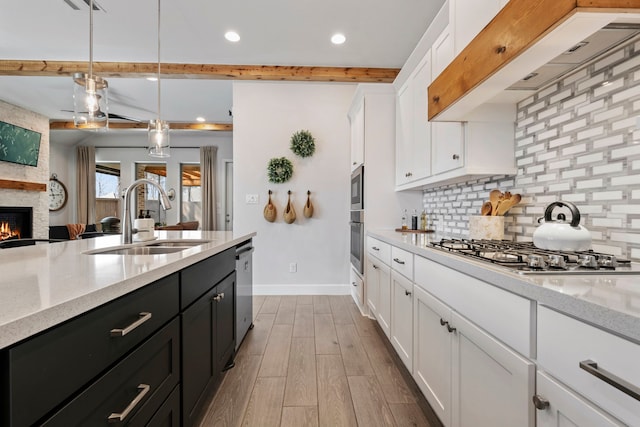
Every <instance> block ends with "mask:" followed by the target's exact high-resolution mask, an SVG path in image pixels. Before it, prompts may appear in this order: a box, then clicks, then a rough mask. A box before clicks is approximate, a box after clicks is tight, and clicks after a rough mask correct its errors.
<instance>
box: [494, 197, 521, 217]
mask: <svg viewBox="0 0 640 427" xmlns="http://www.w3.org/2000/svg"><path fill="white" fill-rule="evenodd" d="M521 199H522V197H521V196H520V195H519V194H514V195H513V196H511V198H510V199H508V200H503V201H502V202H501V203H500V205H499V206H498V211H497V213H496V215H499V216H502V215H504V214H506V213H507V211H508V210H509V209H511V208H512V207H514V206H515V205H517V204H518V203H520V200H521Z"/></svg>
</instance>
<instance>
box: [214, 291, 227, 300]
mask: <svg viewBox="0 0 640 427" xmlns="http://www.w3.org/2000/svg"><path fill="white" fill-rule="evenodd" d="M221 299H224V292H220V293H219V294H217V295H216V296H215V297H213V298H211V300H212V301H220V300H221Z"/></svg>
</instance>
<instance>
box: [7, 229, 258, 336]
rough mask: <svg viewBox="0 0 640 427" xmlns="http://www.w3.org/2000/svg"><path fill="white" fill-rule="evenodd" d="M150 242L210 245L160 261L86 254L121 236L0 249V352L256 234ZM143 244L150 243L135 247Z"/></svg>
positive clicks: (184, 234)
mask: <svg viewBox="0 0 640 427" xmlns="http://www.w3.org/2000/svg"><path fill="white" fill-rule="evenodd" d="M155 236H157V237H158V240H164V239H169V240H170V239H203V240H208V241H209V242H208V243H205V244H202V245H198V246H194V247H190V248H189V249H186V250H183V251H180V252H174V253H168V254H160V255H103V254H101V255H90V254H87V253H86V252H88V251H93V250H98V249H106V248H109V247H114V246H120V245H121V244H122V243H121V242H122V237H121V236H120V235H112V236H103V237H97V238H94V239H85V240H74V241H69V242H60V243H52V244H38V245H34V246H24V247H18V248H11V249H0V271H1V272H2V273H1V274H0V349H2V348H5V347H8V346H10V345H12V344H14V343H17V342H19V341H21V340H23V339H24V338H27V337H30V336H32V335H34V334H37V333H38V332H41V331H44V330H45V329H48V328H50V327H52V326H55V325H57V324H59V323H61V322H64V321H66V320H69V319H71V318H73V317H75V316H77V315H79V314H82V313H84V312H86V311H88V310H91V309H93V308H95V307H98V306H100V305H102V304H105V303H107V302H109V301H111V300H113V299H115V298H118V297H120V296H122V295H125V294H127V293H129V292H131V291H134V290H136V289H139V288H141V287H143V286H145V285H147V284H149V283H152V282H154V281H156V280H158V279H160V278H162V277H165V276H168V275H170V274H172V273H174V272H177V271H179V270H181V269H183V268H185V267H188V266H189V265H192V264H195V263H196V262H198V261H201V260H203V259H206V258H209V257H211V256H213V255H215V254H217V253H219V252H222V251H224V250H226V249H229V248H231V247H234V246H236V245H237V244H239V243H242V242H244V241H246V240H248V239H250V238H252V237H253V236H255V233H248V234H238V233H233V232H231V231H156V232H155ZM146 243H152V242H141V243H134V244H135V245H144V244H146Z"/></svg>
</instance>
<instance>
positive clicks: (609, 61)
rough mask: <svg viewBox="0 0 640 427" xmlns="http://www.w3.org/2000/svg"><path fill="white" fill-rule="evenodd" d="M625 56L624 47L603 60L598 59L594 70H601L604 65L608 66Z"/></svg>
mask: <svg viewBox="0 0 640 427" xmlns="http://www.w3.org/2000/svg"><path fill="white" fill-rule="evenodd" d="M623 58H624V49H620V50H618V51H617V52H614V53H613V54H611V55H609V56H607V57H606V58H605V59H603V60H601V61H597V62H596V63H595V65H594V70H596V71H600V70H601V69H602V68H603V67H606V66H608V65H611V64H613V63H615V62H618V61H620V60H621V59H623Z"/></svg>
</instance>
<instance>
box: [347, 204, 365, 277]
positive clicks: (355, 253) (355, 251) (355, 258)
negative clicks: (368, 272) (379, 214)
mask: <svg viewBox="0 0 640 427" xmlns="http://www.w3.org/2000/svg"><path fill="white" fill-rule="evenodd" d="M349 225H350V226H351V239H350V240H351V265H352V266H353V268H354V269H355V270H356V271H357V272H358V273H360V275H362V274H364V211H351V221H350V222H349Z"/></svg>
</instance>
